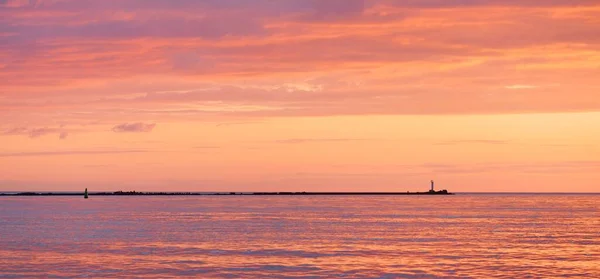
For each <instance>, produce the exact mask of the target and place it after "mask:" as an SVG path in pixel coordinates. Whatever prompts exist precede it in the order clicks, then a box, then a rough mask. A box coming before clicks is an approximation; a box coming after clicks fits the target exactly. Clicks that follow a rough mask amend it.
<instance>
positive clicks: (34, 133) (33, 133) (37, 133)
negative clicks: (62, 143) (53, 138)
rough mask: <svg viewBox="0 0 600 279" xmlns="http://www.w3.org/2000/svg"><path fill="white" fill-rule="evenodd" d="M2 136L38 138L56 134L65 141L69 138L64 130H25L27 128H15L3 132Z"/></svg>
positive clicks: (43, 128) (44, 128)
mask: <svg viewBox="0 0 600 279" xmlns="http://www.w3.org/2000/svg"><path fill="white" fill-rule="evenodd" d="M2 134H3V135H24V136H28V137H30V138H39V137H41V136H45V135H50V134H57V135H58V138H59V139H66V138H67V136H69V132H67V130H66V129H65V128H49V127H42V128H27V127H16V128H11V129H8V130H5V131H4V132H3V133H2Z"/></svg>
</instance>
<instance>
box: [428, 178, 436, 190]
mask: <svg viewBox="0 0 600 279" xmlns="http://www.w3.org/2000/svg"><path fill="white" fill-rule="evenodd" d="M433 186H434V183H433V180H431V190H429V192H435V190H434V189H433Z"/></svg>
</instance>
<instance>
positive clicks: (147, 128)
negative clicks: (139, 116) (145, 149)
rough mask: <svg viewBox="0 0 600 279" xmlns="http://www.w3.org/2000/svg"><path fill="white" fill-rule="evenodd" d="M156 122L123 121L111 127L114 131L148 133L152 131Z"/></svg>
mask: <svg viewBox="0 0 600 279" xmlns="http://www.w3.org/2000/svg"><path fill="white" fill-rule="evenodd" d="M155 126H156V123H148V124H146V123H141V122H137V123H124V124H120V125H117V126H115V127H113V128H112V131H113V132H115V133H149V132H152V130H153V129H154V127H155Z"/></svg>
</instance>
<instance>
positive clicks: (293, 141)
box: [275, 138, 369, 144]
mask: <svg viewBox="0 0 600 279" xmlns="http://www.w3.org/2000/svg"><path fill="white" fill-rule="evenodd" d="M367 140H369V139H352V138H331V139H317V138H315V139H310V138H300V139H281V140H276V141H275V142H276V143H283V144H298V143H310V142H345V141H367Z"/></svg>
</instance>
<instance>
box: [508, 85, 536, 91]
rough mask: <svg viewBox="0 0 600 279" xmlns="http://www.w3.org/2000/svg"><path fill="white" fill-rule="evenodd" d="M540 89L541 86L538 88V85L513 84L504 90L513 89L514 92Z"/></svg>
mask: <svg viewBox="0 0 600 279" xmlns="http://www.w3.org/2000/svg"><path fill="white" fill-rule="evenodd" d="M538 87H539V86H537V85H528V84H513V85H507V86H504V88H506V89H513V90H519V89H535V88H538Z"/></svg>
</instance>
